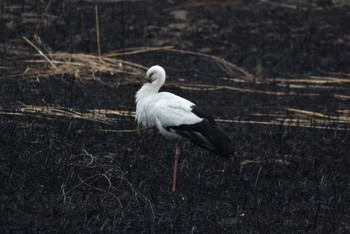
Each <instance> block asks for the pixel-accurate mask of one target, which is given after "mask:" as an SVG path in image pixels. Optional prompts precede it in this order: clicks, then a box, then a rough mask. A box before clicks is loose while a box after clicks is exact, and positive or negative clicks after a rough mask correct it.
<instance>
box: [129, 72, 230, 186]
mask: <svg viewBox="0 0 350 234" xmlns="http://www.w3.org/2000/svg"><path fill="white" fill-rule="evenodd" d="M146 77H147V79H148V81H149V82H147V83H145V84H144V85H143V86H142V88H141V89H140V90H139V91H138V92H137V93H136V96H135V97H136V120H137V122H138V123H139V124H142V125H144V126H156V127H157V128H158V130H159V132H160V133H161V134H162V135H163V136H164V137H165V138H167V139H169V140H175V141H176V156H177V157H176V161H175V166H174V179H176V164H177V159H178V155H179V154H180V151H179V147H178V144H177V142H178V141H179V140H181V139H183V138H186V139H188V140H190V141H192V142H193V143H195V144H196V145H198V146H200V147H202V148H204V149H207V150H209V151H211V152H212V153H214V154H217V155H221V156H225V157H228V156H229V155H231V154H232V153H233V147H232V142H231V139H230V138H229V137H228V136H227V135H226V134H225V133H224V132H223V131H222V130H221V128H220V127H219V126H218V125H217V123H216V122H215V120H214V119H213V118H212V117H210V116H209V115H207V114H205V113H204V112H203V111H202V110H201V109H199V108H198V107H197V106H196V105H195V104H194V103H192V102H190V101H188V100H186V99H184V98H182V97H179V96H177V95H175V94H172V93H169V92H159V89H160V88H161V87H162V86H163V84H164V83H165V77H166V75H165V70H164V69H163V68H162V67H160V66H158V65H156V66H153V67H151V68H149V69H148V71H147V73H146ZM174 183H175V182H174ZM174 186H175V185H173V191H175V187H174Z"/></svg>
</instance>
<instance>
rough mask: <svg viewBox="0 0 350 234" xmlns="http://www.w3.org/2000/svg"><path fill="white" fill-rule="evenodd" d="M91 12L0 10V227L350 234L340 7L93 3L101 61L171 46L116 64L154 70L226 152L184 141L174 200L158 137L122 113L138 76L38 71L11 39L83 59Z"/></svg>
mask: <svg viewBox="0 0 350 234" xmlns="http://www.w3.org/2000/svg"><path fill="white" fill-rule="evenodd" d="M95 5H96V4H95V3H94V2H92V1H68V0H65V1H52V3H51V5H49V7H48V8H47V6H48V2H45V3H44V2H42V1H32V0H26V1H2V2H1V3H0V8H1V10H0V34H1V36H0V46H1V48H0V51H1V53H0V59H1V60H0V62H1V64H0V72H1V75H0V82H1V86H0V87H1V88H0V131H1V133H2V134H1V135H0V148H1V150H0V161H1V163H0V174H1V177H0V182H1V184H0V185H1V189H0V210H1V215H0V230H1V232H2V233H39V232H40V233H53V232H59V233H64V232H66V233H90V232H93V233H95V232H102V233H269V232H271V233H280V232H286V233H305V232H311V233H348V232H350V221H349V220H350V182H349V181H350V169H349V168H350V163H349V155H350V147H349V142H350V131H349V122H350V120H349V119H350V108H349V106H350V96H349V93H350V92H349V91H350V87H349V84H350V67H349V56H350V26H349V25H350V24H349V23H348V22H349V20H350V7H349V3H348V2H347V1H339V0H338V1H336V0H334V1H326V0H323V1H321V0H319V1H316V0H315V1H307V2H306V1H299V0H288V1H283V3H281V2H280V1H272V0H271V1H258V0H253V1H234V0H232V1H221V2H220V1H157V2H156V1H139V2H137V1H136V2H133V1H125V2H122V3H120V2H115V1H106V2H98V3H97V5H98V12H99V33H100V46H101V52H102V53H107V52H111V51H114V50H121V49H125V50H126V49H128V48H134V47H143V49H147V48H150V47H161V46H173V47H172V48H175V49H178V50H180V49H181V51H182V52H179V51H171V50H166V51H165V50H159V51H153V52H146V53H137V54H131V55H128V56H124V57H123V59H125V61H127V62H133V63H138V64H141V65H143V66H145V67H149V66H151V65H154V64H159V65H162V66H163V67H164V68H165V69H166V71H167V73H168V75H169V79H168V85H166V86H165V87H164V88H163V90H167V91H171V92H173V93H176V94H178V95H181V96H183V97H185V98H187V99H190V100H192V101H193V102H195V103H197V104H198V105H200V106H201V107H202V108H203V109H205V110H206V111H208V112H210V113H212V115H213V116H214V117H215V118H217V119H218V121H219V122H220V124H221V126H222V128H223V129H225V131H226V132H227V133H228V134H229V135H230V136H231V137H232V138H233V139H234V144H235V147H236V153H235V157H233V158H231V159H224V158H220V157H218V156H215V155H211V154H210V153H208V152H205V151H204V150H202V149H199V148H198V147H196V146H194V145H192V144H190V143H185V144H184V145H183V152H182V158H181V160H180V165H179V173H178V186H177V192H176V193H172V192H171V183H172V169H173V156H174V146H173V143H171V142H168V141H166V140H165V139H163V137H162V136H161V135H160V134H158V133H157V131H155V130H152V129H146V130H138V131H136V129H137V126H136V123H135V121H134V118H133V117H132V116H131V114H130V111H131V113H132V111H134V110H135V105H134V95H135V92H136V91H137V90H138V89H139V88H140V86H141V83H140V77H139V76H137V75H135V74H132V75H130V74H124V73H117V74H105V73H101V72H96V73H94V76H96V77H97V78H98V79H94V80H84V79H83V77H80V78H81V79H79V76H74V75H67V74H63V75H62V74H56V75H55V74H48V75H46V76H45V75H43V74H42V73H40V72H38V71H40V69H41V68H42V70H45V69H47V67H48V66H49V65H48V64H47V63H42V64H41V63H39V62H38V61H37V62H35V61H36V60H38V59H39V58H40V55H39V56H38V55H37V53H38V52H37V51H36V50H35V49H33V47H32V46H30V45H29V44H28V43H26V42H25V41H24V40H23V39H22V37H23V36H25V37H26V38H30V39H32V38H33V35H34V34H37V35H38V36H40V41H41V44H40V49H41V50H42V51H45V53H47V54H49V53H50V51H61V52H68V53H85V54H96V53H97V41H96V40H97V39H96V23H95V17H96V15H95ZM46 8H47V11H46V13H45V14H44V12H45V9H46ZM43 14H44V17H43V19H42V20H41V16H42V15H43ZM33 41H34V40H33ZM186 51H187V52H190V53H185V52H186ZM193 52H194V53H193ZM196 53H200V54H196ZM203 54H206V55H211V56H217V57H220V58H224V59H225V60H226V61H229V62H231V63H233V64H235V65H237V66H238V67H239V68H241V69H244V70H245V71H247V72H248V73H250V74H252V75H253V76H254V79H253V80H247V79H245V78H244V77H239V76H233V75H232V73H230V72H227V71H225V70H223V69H222V67H220V66H219V65H220V64H218V63H217V62H216V61H215V60H213V59H212V58H211V57H205V56H203ZM29 60H30V61H29ZM34 60H35V61H34ZM34 68H35V69H37V70H35V71H36V72H37V75H33V74H34V73H31V71H33V69H34ZM38 69H39V70H38ZM45 71H46V70H45ZM28 74H31V75H30V76H28ZM186 84H187V85H188V84H190V86H183V85H186ZM191 85H192V86H191ZM200 85H206V86H200ZM106 110H115V111H120V112H118V113H117V112H108V113H107V114H106V112H105V111H106ZM121 111H124V112H121ZM120 113H126V114H125V115H123V114H120Z"/></svg>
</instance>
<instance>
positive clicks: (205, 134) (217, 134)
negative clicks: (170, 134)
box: [165, 106, 234, 157]
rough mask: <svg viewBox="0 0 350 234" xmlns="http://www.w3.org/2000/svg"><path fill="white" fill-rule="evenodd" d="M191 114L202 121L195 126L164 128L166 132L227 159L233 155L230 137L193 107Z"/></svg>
mask: <svg viewBox="0 0 350 234" xmlns="http://www.w3.org/2000/svg"><path fill="white" fill-rule="evenodd" d="M192 112H193V113H194V114H196V115H197V116H198V117H200V118H203V120H202V121H201V122H199V123H196V124H183V125H179V126H168V127H165V129H166V130H167V131H175V132H176V133H177V134H179V135H181V136H183V137H186V138H188V139H189V140H190V141H192V142H193V143H194V144H196V145H198V146H200V147H202V148H204V149H206V150H208V151H210V152H212V153H214V154H217V155H220V156H224V157H229V156H230V155H231V154H233V151H234V150H233V145H232V140H231V139H230V137H229V136H228V135H227V134H226V133H225V132H224V131H223V130H222V129H221V128H220V127H219V125H218V124H217V123H216V121H215V120H214V118H212V117H211V116H209V115H208V114H206V113H205V112H203V111H202V110H201V109H199V108H198V107H196V106H193V109H192Z"/></svg>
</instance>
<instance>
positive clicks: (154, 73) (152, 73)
mask: <svg viewBox="0 0 350 234" xmlns="http://www.w3.org/2000/svg"><path fill="white" fill-rule="evenodd" d="M146 77H147V80H148V81H150V82H151V83H153V82H154V81H156V82H157V83H161V84H162V85H163V84H164V82H165V70H164V69H163V68H162V67H161V66H158V65H155V66H152V67H150V68H149V69H148V71H147V73H146Z"/></svg>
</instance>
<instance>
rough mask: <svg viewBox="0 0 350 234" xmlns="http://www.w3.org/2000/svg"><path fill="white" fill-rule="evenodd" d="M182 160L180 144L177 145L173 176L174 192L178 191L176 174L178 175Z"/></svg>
mask: <svg viewBox="0 0 350 234" xmlns="http://www.w3.org/2000/svg"><path fill="white" fill-rule="evenodd" d="M179 158H180V146H179V143H177V142H176V144H175V162H174V174H173V192H175V191H176V174H177V164H178V161H179Z"/></svg>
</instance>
